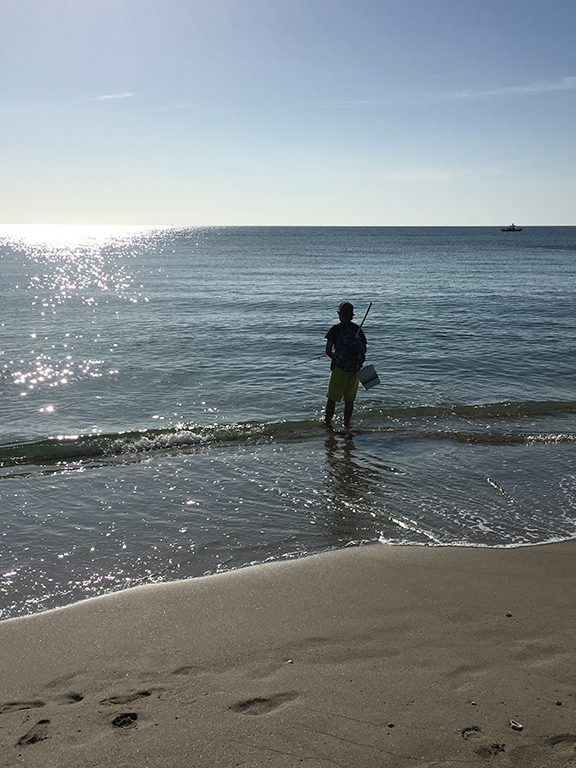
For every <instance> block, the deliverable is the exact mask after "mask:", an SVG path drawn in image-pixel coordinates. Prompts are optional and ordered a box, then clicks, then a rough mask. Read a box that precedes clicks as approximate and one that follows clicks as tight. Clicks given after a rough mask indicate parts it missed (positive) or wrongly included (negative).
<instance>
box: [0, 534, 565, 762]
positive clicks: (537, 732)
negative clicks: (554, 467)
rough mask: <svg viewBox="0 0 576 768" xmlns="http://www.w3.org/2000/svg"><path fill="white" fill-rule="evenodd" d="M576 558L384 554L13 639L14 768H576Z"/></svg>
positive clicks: (145, 598) (10, 631)
mask: <svg viewBox="0 0 576 768" xmlns="http://www.w3.org/2000/svg"><path fill="white" fill-rule="evenodd" d="M575 571H576V542H566V543H561V544H552V545H546V546H539V547H528V548H521V549H513V550H505V549H465V548H445V547H391V546H385V545H371V546H366V547H362V548H354V549H345V550H340V551H338V552H333V553H329V554H325V555H319V556H314V557H309V558H304V559H303V560H299V561H292V562H284V563H274V564H269V565H265V566H259V567H254V568H247V569H244V570H241V571H237V572H233V573H229V574H222V575H218V576H212V577H206V578H202V579H193V580H190V581H185V582H177V583H171V584H162V585H155V586H150V587H141V588H137V589H133V590H128V591H126V592H122V593H119V594H115V595H110V596H106V597H102V598H96V599H93V600H87V601H85V602H82V603H78V604H76V605H73V606H70V607H68V608H63V609H59V610H56V611H51V612H47V613H44V614H40V615H37V616H33V617H27V618H23V619H12V620H8V621H5V622H2V623H0V653H1V658H2V665H1V678H0V766H2V767H4V766H10V768H12V766H30V768H32V767H33V768H40V767H41V768H52V767H54V768H56V767H58V768H72V767H74V768H87V767H88V766H90V767H94V768H96V767H97V766H98V767H100V766H106V767H107V768H121V767H123V766H126V767H128V766H138V768H147V767H148V768H160V767H162V768H164V767H166V768H184V767H185V768H209V767H210V768H220V767H222V768H240V767H242V768H248V767H249V766H250V767H255V766H271V767H273V768H287V767H292V766H305V768H324V767H328V766H345V767H346V768H363V767H364V766H366V767H367V766H370V767H371V768H372V767H373V766H394V767H396V766H397V767H398V768H404V766H406V768H408V767H412V766H421V767H424V768H428V767H430V768H431V767H432V766H434V768H448V766H450V768H453V767H454V766H487V765H490V766H518V768H544V767H545V766H572V767H575V766H576V582H575V579H574V576H575Z"/></svg>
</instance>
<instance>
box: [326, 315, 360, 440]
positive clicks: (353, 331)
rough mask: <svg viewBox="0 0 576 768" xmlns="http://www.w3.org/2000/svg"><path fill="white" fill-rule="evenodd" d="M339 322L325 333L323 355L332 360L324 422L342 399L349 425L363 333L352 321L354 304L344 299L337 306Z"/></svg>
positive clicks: (346, 422)
mask: <svg viewBox="0 0 576 768" xmlns="http://www.w3.org/2000/svg"><path fill="white" fill-rule="evenodd" d="M337 311H338V317H339V319H340V322H339V323H338V324H337V325H333V326H332V328H330V330H329V331H328V333H327V334H326V354H327V355H328V357H329V358H330V359H331V360H332V364H331V366H330V381H329V382H328V392H327V393H326V397H327V401H326V411H325V417H324V421H325V423H326V426H330V424H331V422H332V417H333V416H334V411H335V409H336V403H339V402H340V401H341V400H344V426H345V427H349V426H350V419H351V417H352V411H353V410H354V399H355V398H356V391H357V390H358V376H356V373H357V371H359V370H360V368H362V364H363V363H364V358H365V357H366V344H367V342H366V336H365V335H364V331H363V330H362V328H360V326H359V325H356V323H353V322H352V318H353V317H354V307H353V306H352V304H350V302H349V301H343V302H342V304H340V306H339V307H338V310H337Z"/></svg>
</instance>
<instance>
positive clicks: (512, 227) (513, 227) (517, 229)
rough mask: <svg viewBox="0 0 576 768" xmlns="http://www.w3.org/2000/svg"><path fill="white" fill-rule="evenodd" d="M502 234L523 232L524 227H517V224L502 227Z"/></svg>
mask: <svg viewBox="0 0 576 768" xmlns="http://www.w3.org/2000/svg"><path fill="white" fill-rule="evenodd" d="M500 232H522V227H517V226H516V225H515V224H510V226H509V227H502V229H501V230H500Z"/></svg>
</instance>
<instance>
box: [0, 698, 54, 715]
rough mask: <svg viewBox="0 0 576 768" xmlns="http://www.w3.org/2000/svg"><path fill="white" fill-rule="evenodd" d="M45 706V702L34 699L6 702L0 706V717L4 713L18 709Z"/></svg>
mask: <svg viewBox="0 0 576 768" xmlns="http://www.w3.org/2000/svg"><path fill="white" fill-rule="evenodd" d="M44 706H46V702H45V701H40V699H36V700H35V701H8V702H6V704H0V715H3V714H4V713H5V712H16V711H17V710H19V709H36V708H37V707H44Z"/></svg>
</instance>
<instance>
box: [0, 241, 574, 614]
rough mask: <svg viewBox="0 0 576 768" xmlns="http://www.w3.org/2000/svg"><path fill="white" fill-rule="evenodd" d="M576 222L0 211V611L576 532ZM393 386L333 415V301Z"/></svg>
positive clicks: (29, 609) (360, 397) (388, 384)
mask: <svg viewBox="0 0 576 768" xmlns="http://www.w3.org/2000/svg"><path fill="white" fill-rule="evenodd" d="M575 235H576V229H575V228H561V227H555V228H525V229H524V230H523V231H522V232H519V233H501V232H500V230H499V229H498V228H494V229H491V228H477V229H475V228H208V229H155V228H101V227H80V228H76V227H66V228H56V227H55V228H49V227H39V228H32V227H23V228H16V227H11V228H9V227H5V228H2V229H0V268H1V270H2V277H3V279H2V282H1V284H0V299H1V300H2V307H3V312H2V322H1V323H0V373H1V376H0V396H1V398H2V403H3V417H2V421H1V426H0V514H1V515H2V519H3V525H2V529H1V535H0V542H1V550H0V609H1V610H2V613H1V614H0V615H2V616H4V617H6V616H11V615H18V614H20V613H27V612H33V611H36V610H39V609H41V608H45V607H53V606H55V605H60V604H64V603H67V602H71V601H72V600H77V599H81V598H82V597H86V596H91V595H94V594H100V593H102V592H105V591H110V590H113V589H119V588H122V587H125V586H129V585H132V584H138V583H142V582H146V581H154V580H165V579H173V578H181V577H188V576H196V575H200V574H203V573H206V572H214V571H217V570H221V569H228V568H233V567H239V566H242V565H246V564H248V563H251V562H261V561H263V560H266V559H270V558H282V557H293V556H298V555H302V554H307V553H311V552H318V551H322V550H325V549H328V548H332V547H340V546H346V545H350V544H359V543H362V542H366V541H374V540H382V541H390V542H395V543H405V542H412V543H420V544H438V543H444V544H458V545H463V544H466V545H476V546H478V545H480V546H482V545H496V546H515V545H519V544H525V543H538V542H543V541H552V540H556V539H562V538H572V537H574V536H575V535H576V514H575V499H574V495H575V489H576V482H575V461H574V450H575V447H574V439H575V435H576V415H575V414H576V398H575V397H574V389H575V387H574V385H575V376H574V360H575V359H576V355H575V352H576V349H575V346H576V341H575V339H576V327H575V326H576V319H575V318H576V311H575V310H576V301H575V296H576V294H575V272H576V265H575V259H574V257H575V252H576V237H575ZM344 299H347V300H350V301H352V302H353V303H354V304H355V306H356V308H357V319H358V318H359V317H361V316H362V315H363V314H364V311H365V309H366V307H367V306H368V304H369V302H373V304H372V308H371V310H370V313H369V315H368V317H367V319H366V324H365V326H364V328H365V331H366V335H367V337H368V342H369V347H368V362H370V363H373V364H374V365H375V366H376V368H377V370H378V372H379V374H380V378H381V381H382V384H381V385H380V386H378V387H375V388H374V389H371V390H369V391H364V390H362V389H361V390H360V392H359V395H358V398H357V401H356V408H355V418H354V425H353V430H352V432H350V433H346V432H344V431H342V429H341V427H340V426H339V419H340V418H341V410H340V409H339V410H338V411H337V414H338V419H337V421H336V428H335V429H334V430H333V431H330V432H328V431H327V430H326V429H325V428H324V426H323V425H322V424H321V417H322V409H323V405H324V402H325V391H326V383H327V377H328V364H327V363H328V361H327V358H325V357H323V356H322V353H323V349H324V344H325V341H324V335H325V333H326V331H327V330H328V328H329V327H330V326H331V325H332V324H333V323H335V322H337V318H336V314H335V309H336V307H337V305H338V304H339V303H340V301H342V300H344Z"/></svg>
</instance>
